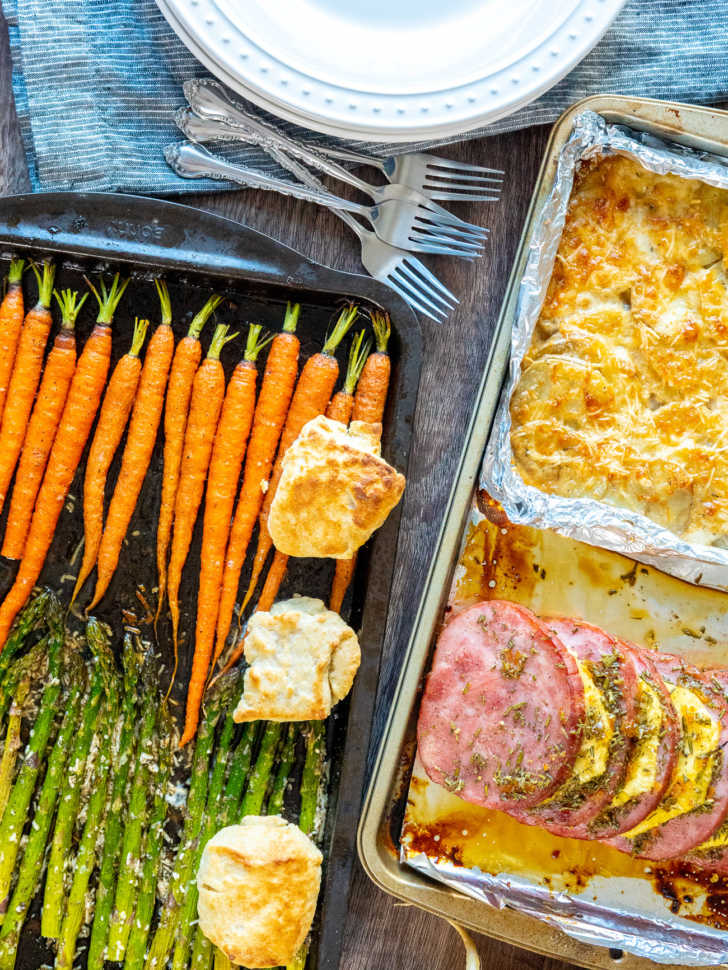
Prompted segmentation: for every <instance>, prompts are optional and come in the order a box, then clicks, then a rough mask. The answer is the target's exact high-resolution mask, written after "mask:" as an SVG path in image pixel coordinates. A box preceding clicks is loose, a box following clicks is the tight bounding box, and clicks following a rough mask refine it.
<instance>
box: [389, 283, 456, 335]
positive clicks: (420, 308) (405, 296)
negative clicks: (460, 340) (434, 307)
mask: <svg viewBox="0 0 728 970" xmlns="http://www.w3.org/2000/svg"><path fill="white" fill-rule="evenodd" d="M386 283H387V286H389V287H391V289H393V290H394V292H395V293H399V295H400V296H401V297H402V299H403V300H404V301H405V303H408V304H409V305H410V306H411V307H412V309H413V310H417V311H418V312H419V313H422V314H424V315H425V316H426V317H429V318H430V320H434V321H435V322H436V323H442V321H443V319H444V318H445V314H444V313H443V311H442V310H438V311H437V312H438V313H439V316H435V314H434V313H431V312H430V311H429V310H428V309H427V308H426V307H424V306H422V305H421V304H420V303H418V302H417V300H416V299H415V298H414V297H413V296H412V295H411V293H410V292H408V291H407V290H404V289H402V286H401V285H399V284H397V283H395V282H394V278H393V277H392V275H390V276H388V277H387V280H386Z"/></svg>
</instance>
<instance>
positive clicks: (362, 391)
mask: <svg viewBox="0 0 728 970" xmlns="http://www.w3.org/2000/svg"><path fill="white" fill-rule="evenodd" d="M372 326H373V327H374V338H375V340H376V343H377V350H376V353H374V354H370V355H369V357H368V358H367V362H366V364H365V365H364V369H363V371H362V374H361V379H360V380H359V385H358V387H357V389H356V395H355V396H354V407H353V409H352V413H351V419H352V421H369V422H370V423H371V424H381V423H382V419H383V418H384V408H385V406H386V404H387V393H388V391H389V377H390V373H391V369H392V362H391V360H390V359H389V354H388V352H387V344H388V343H389V337H390V334H391V332H392V326H391V323H390V321H389V315H388V314H386V313H373V314H372ZM355 568H356V556H352V557H351V559H337V560H336V569H335V572H334V580H333V582H332V584H331V595H330V597H329V609H330V610H333V611H334V612H335V613H338V612H339V611H340V610H341V604H342V603H343V602H344V596H345V595H346V591H347V589H348V588H349V585H350V583H351V580H352V578H353V576H354V569H355Z"/></svg>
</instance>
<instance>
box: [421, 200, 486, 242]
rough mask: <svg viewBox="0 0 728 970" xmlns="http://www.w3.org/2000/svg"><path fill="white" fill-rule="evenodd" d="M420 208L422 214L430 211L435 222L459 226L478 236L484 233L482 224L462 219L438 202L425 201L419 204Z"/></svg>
mask: <svg viewBox="0 0 728 970" xmlns="http://www.w3.org/2000/svg"><path fill="white" fill-rule="evenodd" d="M418 208H419V210H420V213H421V214H424V213H425V212H429V213H430V214H431V215H430V218H432V220H433V222H437V223H441V224H442V225H446V226H457V227H458V228H460V229H462V230H463V231H464V232H470V233H473V234H474V235H478V236H479V235H482V233H483V228H482V226H476V225H475V224H474V223H472V222H466V221H465V219H460V218H459V216H456V215H453V214H452V212H448V210H447V209H443V207H442V206H441V205H438V204H437V202H431V201H427V202H424V201H423V202H421V203H420V204H419V206H418Z"/></svg>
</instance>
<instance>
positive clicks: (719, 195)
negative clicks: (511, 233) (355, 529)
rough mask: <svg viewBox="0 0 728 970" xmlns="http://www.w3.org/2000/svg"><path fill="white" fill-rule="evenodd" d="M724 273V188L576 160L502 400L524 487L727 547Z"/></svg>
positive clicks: (623, 162)
mask: <svg viewBox="0 0 728 970" xmlns="http://www.w3.org/2000/svg"><path fill="white" fill-rule="evenodd" d="M727 269H728V192H726V191H724V190H721V189H716V188H713V187H711V186H708V185H705V184H704V183H702V182H699V181H696V180H689V179H683V178H680V177H678V176H671V175H655V174H654V173H652V172H649V171H647V170H646V169H644V168H642V167H641V166H640V165H639V164H638V163H636V162H635V161H633V160H632V159H629V158H626V157H622V156H610V157H603V158H599V159H595V160H593V161H591V162H589V163H586V164H585V165H584V166H583V167H582V169H581V170H580V172H579V173H578V174H577V178H576V180H575V184H574V191H573V193H572V197H571V200H570V203H569V209H568V213H567V218H566V224H565V227H564V232H563V235H562V238H561V242H560V245H559V250H558V254H557V257H556V262H555V266H554V270H553V274H552V277H551V281H550V284H549V288H548V292H547V296H546V300H545V303H544V306H543V309H542V312H541V316H540V319H539V322H538V324H537V326H536V329H535V331H534V335H533V339H532V342H531V346H530V349H529V351H528V353H527V355H526V357H525V358H524V360H523V363H522V367H521V377H520V381H519V383H518V385H517V387H516V389H515V391H514V394H513V398H512V401H511V418H512V422H513V427H512V432H511V442H512V446H513V454H514V460H515V464H516V467H517V469H518V471H519V473H520V474H521V476H522V478H523V479H524V480H525V481H526V483H527V484H529V485H533V486H535V487H537V488H540V489H542V490H543V491H546V492H550V493H554V494H557V495H562V496H565V497H589V498H596V499H598V500H601V501H603V502H607V503H609V504H611V505H616V506H621V507H625V508H628V509H631V510H634V511H636V512H641V513H643V514H645V515H647V516H649V517H650V518H651V519H652V520H653V521H655V522H657V523H658V524H660V525H662V526H664V527H665V528H668V529H670V530H671V531H673V532H675V533H677V534H678V535H680V536H681V537H683V538H685V539H687V540H689V541H692V542H698V543H704V544H711V543H718V544H720V545H728V293H727V292H726V290H727V286H728V276H727V273H726V271H727Z"/></svg>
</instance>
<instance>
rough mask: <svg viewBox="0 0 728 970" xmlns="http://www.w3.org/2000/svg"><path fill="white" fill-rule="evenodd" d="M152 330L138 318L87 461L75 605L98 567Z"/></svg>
mask: <svg viewBox="0 0 728 970" xmlns="http://www.w3.org/2000/svg"><path fill="white" fill-rule="evenodd" d="M148 328H149V321H148V320H140V319H139V318H138V317H137V319H136V322H135V324H134V333H133V336H132V340H131V347H130V348H129V350H128V351H127V353H125V354H124V356H123V357H121V358H119V362H118V363H117V365H116V367H115V368H114V371H113V373H112V375H111V380H110V381H109V384H108V387H107V388H106V394H104V400H103V403H102V405H101V412H100V413H99V420H98V422H97V424H96V431H95V432H94V436H93V440H92V441H91V448H90V449H89V453H88V458H87V460H86V477H85V479H84V483H83V562H82V563H81V568H80V570H79V573H78V579H77V580H76V586H75V588H74V590H73V596H72V597H71V602H72V603H73V601H74V600H75V599H76V597H77V596H78V594H79V592H80V591H81V587H82V586H83V584H84V583H85V582H86V579H87V578H88V575H89V573H90V572H91V570H92V569H93V568H94V566H95V565H96V556H97V555H98V551H99V545H100V544H101V534H102V532H103V531H104V492H105V490H106V476H107V475H108V473H109V468H110V467H111V462H112V461H113V460H114V455H115V454H116V449H117V448H118V447H119V445H120V444H121V439H122V438H123V436H124V429H125V428H126V422H127V421H128V420H129V415H130V414H131V407H132V404H133V403H134V396H135V395H136V392H137V387H138V386H139V376H140V374H141V371H142V362H141V360H140V359H139V354H140V353H141V350H142V346H143V344H144V340H145V339H146V336H147V330H148Z"/></svg>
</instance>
